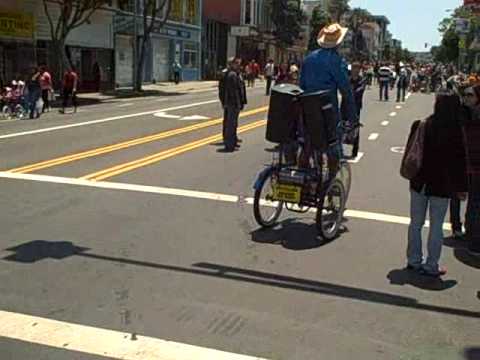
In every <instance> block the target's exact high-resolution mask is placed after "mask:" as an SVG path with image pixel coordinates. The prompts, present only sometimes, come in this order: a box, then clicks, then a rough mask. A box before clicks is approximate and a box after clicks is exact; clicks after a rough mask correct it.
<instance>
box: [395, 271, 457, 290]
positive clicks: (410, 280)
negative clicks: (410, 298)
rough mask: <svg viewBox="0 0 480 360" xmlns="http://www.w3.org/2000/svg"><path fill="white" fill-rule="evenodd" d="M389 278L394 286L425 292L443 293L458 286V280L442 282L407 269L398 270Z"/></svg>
mask: <svg viewBox="0 0 480 360" xmlns="http://www.w3.org/2000/svg"><path fill="white" fill-rule="evenodd" d="M387 278H388V279H389V280H390V284H392V285H401V286H403V285H411V286H414V287H416V288H419V289H423V290H431V291H442V290H448V289H451V288H453V287H454V286H456V285H457V281H456V280H442V279H435V278H431V277H427V276H422V275H420V274H418V273H416V272H414V271H411V270H407V269H396V270H392V271H390V272H389V273H388V275H387Z"/></svg>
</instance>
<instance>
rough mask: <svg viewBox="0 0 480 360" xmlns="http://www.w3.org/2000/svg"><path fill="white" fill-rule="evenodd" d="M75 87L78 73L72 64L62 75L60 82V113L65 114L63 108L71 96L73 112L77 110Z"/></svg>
mask: <svg viewBox="0 0 480 360" xmlns="http://www.w3.org/2000/svg"><path fill="white" fill-rule="evenodd" d="M77 87H78V75H77V71H76V69H75V67H74V66H70V68H69V69H68V70H67V71H66V72H65V74H64V75H63V83H62V97H63V103H62V109H61V110H60V113H61V114H65V108H66V107H67V106H68V101H69V99H70V97H71V98H72V104H73V112H75V113H76V112H77Z"/></svg>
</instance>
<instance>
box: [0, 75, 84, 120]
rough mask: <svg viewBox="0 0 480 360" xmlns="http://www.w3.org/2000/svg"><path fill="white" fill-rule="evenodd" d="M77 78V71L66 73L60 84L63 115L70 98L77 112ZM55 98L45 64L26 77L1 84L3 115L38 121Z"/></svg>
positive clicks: (0, 93) (50, 76)
mask: <svg viewBox="0 0 480 360" xmlns="http://www.w3.org/2000/svg"><path fill="white" fill-rule="evenodd" d="M77 87H78V75H77V72H76V70H75V68H74V67H73V66H72V67H69V68H68V69H67V71H65V73H64V75H63V79H62V84H61V95H62V100H63V101H62V107H61V109H60V110H59V112H60V113H62V114H64V113H65V109H66V108H67V106H68V103H69V101H70V99H71V101H72V105H73V108H74V112H76V111H77V99H76V93H77ZM54 99H55V94H54V82H53V78H52V74H51V72H50V71H49V69H48V68H47V66H46V65H41V66H39V67H33V68H31V69H30V73H29V74H28V75H27V76H25V77H24V78H21V79H19V78H17V79H14V80H12V81H11V82H9V83H8V84H0V107H1V110H2V113H3V114H4V115H6V114H13V115H15V116H17V117H20V118H23V117H24V116H28V118H29V119H38V118H39V117H40V116H41V114H43V113H45V112H49V111H50V110H51V105H52V101H53V100H54Z"/></svg>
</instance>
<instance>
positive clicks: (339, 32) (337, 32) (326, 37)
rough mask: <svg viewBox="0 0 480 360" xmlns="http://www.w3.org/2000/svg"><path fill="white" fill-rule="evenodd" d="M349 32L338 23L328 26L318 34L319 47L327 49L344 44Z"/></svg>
mask: <svg viewBox="0 0 480 360" xmlns="http://www.w3.org/2000/svg"><path fill="white" fill-rule="evenodd" d="M347 32H348V28H344V27H343V26H341V25H340V24H338V23H335V24H331V25H327V26H325V27H324V28H323V29H322V30H320V33H319V34H318V37H317V42H318V45H320V46H321V47H322V48H327V49H331V48H335V47H337V46H339V45H340V44H341V43H342V41H343V39H345V35H347Z"/></svg>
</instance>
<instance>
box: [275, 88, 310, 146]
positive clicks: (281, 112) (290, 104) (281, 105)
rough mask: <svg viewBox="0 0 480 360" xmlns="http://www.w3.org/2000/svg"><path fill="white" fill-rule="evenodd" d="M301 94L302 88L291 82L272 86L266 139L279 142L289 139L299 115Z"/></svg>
mask: <svg viewBox="0 0 480 360" xmlns="http://www.w3.org/2000/svg"><path fill="white" fill-rule="evenodd" d="M302 94H303V91H302V89H300V88H299V87H298V86H296V85H292V84H280V85H277V86H274V87H272V89H271V96H270V107H269V109H268V120H267V133H266V139H267V140H268V141H270V142H274V143H279V144H280V143H286V142H289V141H290V140H291V136H292V131H293V129H294V126H295V122H296V121H297V120H298V116H299V115H300V112H299V110H298V106H299V102H298V99H299V96H300V95H302Z"/></svg>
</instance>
